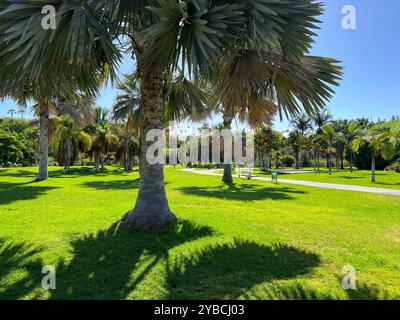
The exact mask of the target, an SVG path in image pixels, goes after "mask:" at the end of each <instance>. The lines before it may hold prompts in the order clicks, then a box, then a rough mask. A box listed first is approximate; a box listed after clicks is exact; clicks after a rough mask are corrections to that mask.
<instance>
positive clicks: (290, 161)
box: [281, 155, 294, 167]
mask: <svg viewBox="0 0 400 320" xmlns="http://www.w3.org/2000/svg"><path fill="white" fill-rule="evenodd" d="M281 162H282V164H283V166H285V167H293V165H294V157H293V156H291V155H284V156H283V157H282V158H281Z"/></svg>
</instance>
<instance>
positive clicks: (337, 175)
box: [255, 168, 400, 189]
mask: <svg viewBox="0 0 400 320" xmlns="http://www.w3.org/2000/svg"><path fill="white" fill-rule="evenodd" d="M305 170H307V171H311V169H310V168H307V169H305ZM255 174H256V175H260V176H270V174H266V173H262V172H259V171H256V172H255ZM280 177H281V178H282V179H290V180H304V181H314V182H324V183H338V184H347V185H355V186H363V187H373V188H384V189H400V173H395V172H393V171H377V172H376V182H375V183H372V182H371V171H368V170H355V171H353V172H350V170H348V169H345V170H338V169H333V170H332V175H331V176H330V175H329V173H328V170H327V169H326V168H321V169H320V171H319V172H310V173H287V174H280Z"/></svg>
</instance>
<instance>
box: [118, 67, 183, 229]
mask: <svg viewBox="0 0 400 320" xmlns="http://www.w3.org/2000/svg"><path fill="white" fill-rule="evenodd" d="M163 85H164V83H163V78H162V76H161V75H160V73H157V74H149V73H146V74H144V75H143V76H142V86H141V100H142V106H141V107H142V121H141V124H140V164H139V173H140V185H139V194H138V196H137V199H136V204H135V207H134V208H133V210H132V211H130V212H128V213H127V214H126V215H125V216H124V217H123V218H122V219H121V221H120V222H119V223H118V225H120V226H122V227H128V228H131V229H134V230H139V231H144V232H149V231H151V230H155V229H161V228H163V227H166V226H167V225H169V224H172V223H176V222H177V219H176V217H175V215H174V214H173V213H172V212H171V210H170V208H169V205H168V200H167V195H166V191H165V183H164V164H150V163H149V162H148V161H147V159H146V152H147V150H148V148H149V146H151V145H152V144H153V143H154V142H153V141H146V135H147V133H148V132H149V131H150V130H152V129H163V127H164V126H163V120H164V119H163V114H164V112H163V111H164V105H163Z"/></svg>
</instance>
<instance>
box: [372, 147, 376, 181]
mask: <svg viewBox="0 0 400 320" xmlns="http://www.w3.org/2000/svg"><path fill="white" fill-rule="evenodd" d="M371 171H372V173H371V182H376V168H375V150H374V148H372V164H371Z"/></svg>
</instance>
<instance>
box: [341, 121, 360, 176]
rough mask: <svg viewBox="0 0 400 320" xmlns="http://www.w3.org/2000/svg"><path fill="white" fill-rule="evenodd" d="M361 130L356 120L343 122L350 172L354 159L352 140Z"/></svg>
mask: <svg viewBox="0 0 400 320" xmlns="http://www.w3.org/2000/svg"><path fill="white" fill-rule="evenodd" d="M360 134H361V130H360V128H359V126H358V123H357V122H356V121H350V122H345V127H344V139H345V141H346V148H347V151H348V152H349V153H350V172H353V160H354V151H353V148H352V146H353V141H354V140H355V139H356V138H357V137H358V136H360Z"/></svg>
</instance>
